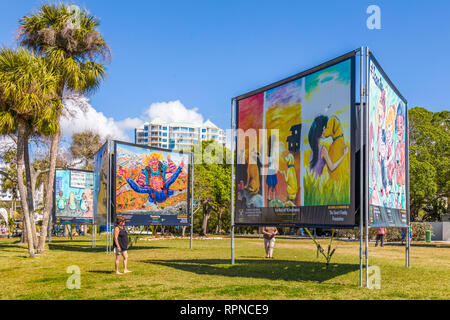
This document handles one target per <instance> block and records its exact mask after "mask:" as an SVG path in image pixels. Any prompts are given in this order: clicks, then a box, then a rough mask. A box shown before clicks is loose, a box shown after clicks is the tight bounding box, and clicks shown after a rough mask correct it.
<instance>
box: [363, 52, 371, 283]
mask: <svg viewBox="0 0 450 320" xmlns="http://www.w3.org/2000/svg"><path fill="white" fill-rule="evenodd" d="M369 68H370V66H369V47H366V92H365V96H366V116H365V127H364V130H367V129H368V128H369V112H370V101H369V100H370V99H369V89H370V86H369V71H370V69H369ZM365 145H366V146H365V148H364V155H365V160H364V169H365V170H364V173H365V175H366V176H367V177H368V176H369V164H368V162H369V152H368V151H369V135H368V134H366V137H365ZM361 156H363V155H362V154H361ZM367 179H368V178H367ZM364 189H365V194H364V200H365V202H364V214H365V222H366V250H365V254H366V287H367V285H368V283H369V184H368V183H365V184H364Z"/></svg>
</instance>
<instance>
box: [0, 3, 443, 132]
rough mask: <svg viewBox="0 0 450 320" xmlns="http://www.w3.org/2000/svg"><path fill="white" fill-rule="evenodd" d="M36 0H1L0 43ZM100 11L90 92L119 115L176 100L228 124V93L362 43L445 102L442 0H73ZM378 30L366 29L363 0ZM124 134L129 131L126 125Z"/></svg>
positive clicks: (420, 90)
mask: <svg viewBox="0 0 450 320" xmlns="http://www.w3.org/2000/svg"><path fill="white" fill-rule="evenodd" d="M41 3H43V1H35V0H28V1H25V0H15V1H6V0H2V8H3V10H1V11H0V45H4V46H11V45H13V44H14V42H13V39H14V31H15V29H16V28H17V26H18V23H17V22H18V19H19V18H20V17H21V16H23V15H25V14H28V13H30V12H31V11H32V10H34V9H36V8H38V7H39V5H40V4H41ZM74 3H75V4H77V5H79V6H80V7H84V8H87V9H88V10H89V11H90V12H91V13H92V14H93V15H95V16H97V17H99V18H100V19H101V25H100V31H101V32H102V34H103V35H104V37H105V39H106V40H107V42H108V43H109V44H110V46H111V48H112V51H113V59H112V62H111V64H110V65H108V66H107V72H108V77H107V79H106V81H105V83H104V84H103V85H102V87H101V88H100V89H99V90H98V91H97V92H96V93H95V94H93V95H92V96H91V97H89V98H90V102H89V103H90V104H91V105H92V107H93V108H95V110H97V111H98V112H101V113H103V114H104V116H105V117H107V118H111V119H112V121H122V120H124V119H127V118H140V119H146V118H148V109H149V107H150V105H151V104H152V103H158V102H169V101H176V100H179V101H180V102H181V104H182V105H184V106H185V107H186V108H188V109H193V108H197V109H195V111H196V112H197V113H200V114H201V115H202V116H203V118H204V120H206V119H208V118H209V119H211V120H212V121H213V122H214V123H216V124H217V125H219V126H220V127H222V128H224V129H225V128H229V126H230V116H231V115H230V99H231V98H232V97H234V96H237V95H239V94H243V93H245V92H248V91H251V90H254V89H257V88H259V87H261V86H264V85H267V84H270V83H272V82H275V81H277V80H280V79H282V78H285V77H287V76H290V75H292V74H295V73H298V72H301V71H303V70H305V69H308V68H310V67H313V66H315V65H317V64H320V63H322V62H325V61H327V60H329V59H332V58H335V57H337V56H339V55H341V54H344V53H346V52H348V51H351V50H353V49H355V48H359V47H360V46H362V45H367V46H369V47H370V48H371V50H373V52H374V54H375V56H376V57H377V59H378V60H379V62H380V64H381V65H382V67H383V68H384V70H385V71H386V72H387V74H388V75H389V76H390V78H391V80H392V81H393V82H394V83H395V84H396V86H397V87H398V89H399V90H400V91H401V93H402V94H403V95H404V96H405V97H406V99H407V100H408V102H409V107H414V106H424V107H427V108H428V109H430V110H432V111H441V110H449V104H450V103H449V98H448V94H449V92H450V81H449V80H448V73H449V71H450V59H449V57H448V52H449V51H450V42H449V41H448V39H449V36H450V20H449V19H448V15H449V13H450V1H448V0H442V1H441V0H433V1H416V0H413V1H400V0H397V1H395V0H390V1H364V0H341V1H335V0H329V1H327V0H322V1H315V2H314V1H281V0H280V1H264V0H258V1H253V0H247V1H246V0H240V1H234V0H227V1H219V0H217V1H214V0H209V1H187V0H184V1H133V0H130V1H112V0H109V1H106V0H80V1H74ZM371 4H375V5H378V6H379V7H380V9H381V27H382V29H381V30H369V29H368V28H367V27H366V20H367V18H368V17H369V14H367V13H366V9H367V7H368V6H369V5H371ZM128 133H130V131H128Z"/></svg>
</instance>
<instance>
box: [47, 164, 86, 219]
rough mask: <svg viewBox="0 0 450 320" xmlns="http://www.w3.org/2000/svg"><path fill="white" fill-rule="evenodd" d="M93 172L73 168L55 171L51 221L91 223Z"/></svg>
mask: <svg viewBox="0 0 450 320" xmlns="http://www.w3.org/2000/svg"><path fill="white" fill-rule="evenodd" d="M93 189H94V174H93V172H90V171H82V170H75V169H68V170H62V169H57V170H56V171H55V193H54V194H55V205H54V210H53V222H54V223H57V224H92V223H93V219H94V204H93Z"/></svg>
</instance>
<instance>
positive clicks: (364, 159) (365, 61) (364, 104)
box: [230, 47, 411, 287]
mask: <svg viewBox="0 0 450 320" xmlns="http://www.w3.org/2000/svg"><path fill="white" fill-rule="evenodd" d="M358 52H359V54H360V79H359V81H360V102H359V121H358V122H359V123H358V126H357V127H358V133H359V134H360V145H359V150H360V159H359V174H360V183H359V188H360V190H359V192H360V197H359V226H358V225H356V221H355V227H356V228H359V230H360V250H359V253H360V286H361V287H362V286H363V268H364V263H363V257H364V256H365V268H366V281H365V283H366V287H368V283H369V268H368V267H369V238H368V235H369V227H370V226H369V221H368V216H369V215H368V212H369V210H368V203H369V201H368V179H367V178H364V177H365V176H367V173H368V148H367V146H368V134H365V131H367V130H366V128H368V122H369V121H368V120H369V112H368V110H369V99H368V97H369V57H370V58H371V59H373V61H374V63H375V64H376V66H377V67H378V69H379V70H380V72H381V73H382V75H383V77H385V79H386V81H387V82H388V83H389V85H390V86H391V87H392V89H393V90H395V92H396V93H397V94H398V96H399V97H400V98H401V100H402V101H403V102H404V103H405V106H406V112H405V116H406V121H405V122H406V145H407V147H406V148H407V150H409V116H408V102H407V100H406V99H405V98H404V97H403V96H402V95H401V93H400V92H399V90H398V89H397V87H396V86H395V85H394V84H393V83H392V81H391V80H390V78H389V77H388V76H387V75H386V73H385V72H384V70H383V69H382V68H381V66H380V64H379V63H378V61H377V60H376V59H375V57H374V56H373V54H372V53H371V52H370V50H369V48H368V47H366V48H364V47H361V48H359V49H356V50H353V51H351V52H349V53H347V54H345V55H343V56H340V57H338V58H336V59H334V60H331V61H328V62H326V63H324V64H321V65H319V66H317V67H314V68H311V69H309V70H307V71H304V72H301V73H299V74H296V75H294V76H291V77H289V78H286V79H284V80H281V81H278V82H275V83H273V84H271V85H267V86H265V87H262V88H260V89H257V90H254V91H251V92H249V93H246V94H243V95H239V96H237V97H235V98H232V99H231V136H232V141H231V151H232V153H234V152H235V144H236V142H237V137H236V133H235V129H236V127H237V125H236V123H235V118H236V117H237V112H238V101H239V100H242V99H245V98H248V97H251V96H253V95H255V94H258V93H261V92H264V91H266V90H269V89H272V88H274V87H277V86H280V85H282V84H285V83H287V82H290V81H293V80H296V79H298V78H301V77H304V76H306V75H308V74H311V73H314V72H316V71H320V70H321V69H323V68H326V67H329V66H331V65H333V64H336V63H338V62H341V61H343V60H345V59H348V58H350V57H353V56H356V54H357V53H358ZM354 60H356V59H354ZM354 65H355V64H353V65H352V67H353V68H352V72H353V75H354V76H356V74H355V73H356V72H355V68H354ZM354 78H355V77H353V80H352V81H353V82H355V79H354ZM355 106H356V102H355V86H354V84H352V107H353V111H354V112H352V123H353V124H356V122H355V121H356V120H357V119H356V116H355V117H353V116H354V114H355V113H358V110H357V109H356V107H355ZM235 111H236V115H235ZM353 119H354V120H355V121H353ZM236 122H237V121H236ZM354 132H355V130H352V147H354V146H355V143H354V141H355V140H354V138H355V137H356V136H355V137H354V136H353V133H354ZM407 150H406V159H405V161H406V163H405V166H406V168H407V170H406V184H407V186H406V209H407V221H408V231H407V235H406V238H407V239H406V249H405V266H406V267H407V268H410V267H411V261H410V256H411V254H410V246H411V245H410V225H411V224H410V199H409V197H410V190H409V188H410V184H409V179H410V178H409V154H408V151H407ZM354 151H355V152H356V149H354ZM236 160H237V158H236V154H235V155H234V156H233V157H232V162H231V191H230V192H231V264H234V263H235V253H234V249H235V245H234V228H235V226H236V225H237V224H236V223H235V219H234V215H235V199H234V196H235V194H234V187H235V181H234V180H235V173H234V167H235V161H236ZM355 160H356V159H354V160H352V165H356V161H355ZM355 170H356V166H353V168H352V171H351V173H352V174H353V175H354V174H355V173H356V171H355ZM353 180H354V178H353V179H352V181H353ZM353 182H354V181H353ZM355 187H356V186H354V187H353V189H352V191H354V192H355V193H356V189H355ZM352 200H353V201H354V200H356V197H355V198H352ZM354 209H355V214H356V210H357V208H356V206H355V207H354ZM355 218H356V216H355ZM253 225H258V224H253ZM339 228H341V227H339ZM364 244H365V248H364V250H363V246H364Z"/></svg>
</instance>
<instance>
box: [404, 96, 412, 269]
mask: <svg viewBox="0 0 450 320" xmlns="http://www.w3.org/2000/svg"><path fill="white" fill-rule="evenodd" d="M405 108H406V112H405V114H406V137H405V138H406V148H405V152H406V186H405V188H406V190H405V191H406V195H405V197H406V199H405V204H406V221H407V222H408V232H406V236H407V241H406V267H407V268H411V216H410V214H411V211H410V201H409V196H410V195H409V114H408V104H406V105H405Z"/></svg>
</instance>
